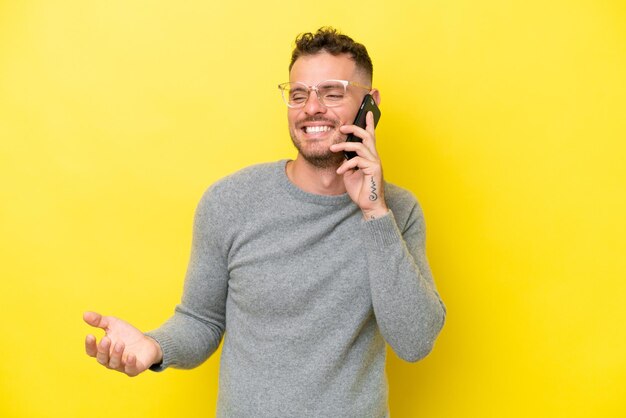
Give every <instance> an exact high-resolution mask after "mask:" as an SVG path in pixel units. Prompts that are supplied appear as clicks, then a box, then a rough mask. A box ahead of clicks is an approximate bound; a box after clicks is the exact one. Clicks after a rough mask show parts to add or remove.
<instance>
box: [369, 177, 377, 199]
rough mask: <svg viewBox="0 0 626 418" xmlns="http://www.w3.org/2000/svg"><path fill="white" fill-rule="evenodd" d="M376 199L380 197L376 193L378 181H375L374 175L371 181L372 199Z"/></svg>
mask: <svg viewBox="0 0 626 418" xmlns="http://www.w3.org/2000/svg"><path fill="white" fill-rule="evenodd" d="M376 199H378V195H377V194H376V182H375V181H374V177H372V181H371V183H370V200H371V201H372V202H373V201H374V200H376Z"/></svg>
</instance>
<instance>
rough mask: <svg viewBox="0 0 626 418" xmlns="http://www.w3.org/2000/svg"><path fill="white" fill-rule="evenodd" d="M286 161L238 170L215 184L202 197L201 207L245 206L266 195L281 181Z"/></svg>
mask: <svg viewBox="0 0 626 418" xmlns="http://www.w3.org/2000/svg"><path fill="white" fill-rule="evenodd" d="M284 167H285V161H282V160H281V161H275V162H269V163H261V164H255V165H251V166H248V167H245V168H243V169H241V170H238V171H236V172H234V173H232V174H229V175H227V176H226V177H223V178H221V179H220V180H218V181H216V182H215V183H213V184H212V185H211V186H210V187H209V188H208V189H207V190H206V191H205V192H204V195H203V196H202V199H201V200H200V206H207V207H210V206H215V205H219V206H220V207H221V209H225V208H227V207H231V208H232V207H238V206H241V205H242V204H243V205H244V206H245V204H246V202H247V201H249V200H250V199H255V198H257V197H258V195H261V194H263V193H266V191H267V190H268V189H269V188H272V186H275V185H276V184H277V182H278V181H279V178H280V175H281V170H283V171H282V172H284Z"/></svg>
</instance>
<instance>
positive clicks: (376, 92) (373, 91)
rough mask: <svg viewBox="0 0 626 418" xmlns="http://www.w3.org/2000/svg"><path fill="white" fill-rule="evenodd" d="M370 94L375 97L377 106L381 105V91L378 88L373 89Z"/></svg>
mask: <svg viewBox="0 0 626 418" xmlns="http://www.w3.org/2000/svg"><path fill="white" fill-rule="evenodd" d="M370 94H371V95H372V97H373V98H374V101H375V102H376V106H380V91H378V89H372V91H370Z"/></svg>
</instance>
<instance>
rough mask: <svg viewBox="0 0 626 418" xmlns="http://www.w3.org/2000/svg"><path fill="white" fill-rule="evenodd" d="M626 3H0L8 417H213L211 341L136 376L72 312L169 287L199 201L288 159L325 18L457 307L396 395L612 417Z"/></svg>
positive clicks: (458, 407)
mask: <svg viewBox="0 0 626 418" xmlns="http://www.w3.org/2000/svg"><path fill="white" fill-rule="evenodd" d="M625 21H626V5H625V3H624V2H623V1H621V0H614V1H593V0H586V1H585V0H553V1H546V0H541V1H538V0H528V1H522V0H518V1H494V0H492V1H489V0H456V1H454V0H449V1H437V2H434V1H432V2H431V1H417V2H413V1H408V0H406V1H382V0H377V1H370V0H361V1H353V0H348V1H344V2H339V1H327V0H321V1H318V2H282V1H276V0H266V1H262V2H252V1H249V2H212V1H194V2H192V1H180V2H173V1H171V2H164V1H158V2H157V1H148V0H144V1H132V0H127V1H118V0H116V1H112V0H108V1H104V0H98V1H95V0H67V1H17V0H16V1H0V178H1V179H2V184H1V187H0V200H1V202H2V203H1V206H0V236H1V244H0V245H1V246H0V254H1V257H2V260H1V263H0V269H1V271H0V274H1V278H2V288H1V295H2V296H1V300H0V303H1V312H2V316H1V319H0V359H1V361H0V416H2V417H11V418H13V417H29V418H30V417H33V418H35V417H37V418H38V417H67V418H70V417H81V418H82V417H111V416H117V417H174V416H190V417H199V416H213V413H214V408H215V400H216V384H217V371H218V356H214V357H212V358H211V359H210V360H208V361H207V362H206V363H205V364H204V365H202V366H201V367H199V368H197V369H195V370H193V371H177V370H169V371H166V372H165V373H162V374H155V373H147V374H145V375H142V376H140V377H138V378H135V379H129V378H127V377H125V376H123V375H119V374H117V373H113V372H110V371H108V370H106V369H104V368H101V367H100V366H98V365H97V364H96V362H95V361H94V360H93V359H90V358H88V357H87V356H86V355H85V354H84V352H83V339H84V336H85V334H86V333H87V332H89V330H88V327H87V326H86V325H85V324H83V322H82V319H81V316H82V312H83V311H84V310H97V311H100V312H103V313H105V314H114V315H117V316H120V317H122V318H125V319H128V320H129V321H131V322H132V323H134V324H135V325H137V326H138V327H140V328H141V329H144V330H148V329H151V328H154V327H156V326H158V325H159V324H160V323H161V322H162V321H163V320H165V319H166V318H167V317H168V316H169V315H170V313H171V312H172V310H173V308H174V306H175V304H176V303H177V302H178V300H179V297H180V293H181V289H182V282H183V276H184V272H185V269H186V263H187V257H188V251H189V245H190V237H191V235H190V234H191V222H192V216H193V211H194V208H195V205H196V203H197V201H198V199H199V198H200V196H201V194H202V192H203V191H204V189H205V188H206V187H207V186H208V185H210V184H211V183H212V182H213V181H215V180H217V179H218V178H221V177H223V176H224V175H226V174H228V173H231V172H233V171H235V170H237V169H239V168H242V167H244V166H246V165H249V164H252V163H256V162H263V161H273V160H277V159H280V158H287V157H291V158H293V156H294V155H295V154H294V151H293V148H292V145H291V143H290V140H289V137H288V132H287V125H286V109H285V107H284V105H283V103H282V101H281V99H280V97H279V93H278V90H277V89H276V84H278V83H280V82H283V81H286V80H287V79H288V72H287V65H288V61H289V54H290V51H291V48H292V46H293V40H294V38H295V36H296V35H297V34H298V33H300V32H303V31H313V30H315V29H317V28H318V27H319V26H322V25H333V26H335V27H337V28H339V29H341V30H343V31H344V32H346V33H347V34H349V35H350V36H352V37H354V38H355V39H356V40H357V41H360V42H362V43H364V44H365V45H366V46H367V47H368V49H369V52H370V54H371V55H372V57H373V60H374V67H375V71H374V81H375V83H374V84H375V85H376V86H377V87H378V88H379V89H380V90H381V93H382V104H381V109H382V113H383V116H382V118H381V123H380V125H379V128H378V130H377V136H378V143H379V149H380V153H381V156H382V159H383V163H384V169H385V175H386V178H387V180H389V181H392V182H394V183H397V184H400V185H403V186H405V187H407V188H409V189H410V190H412V191H413V192H414V193H415V195H416V196H417V197H418V199H419V200H420V202H421V203H422V206H423V208H424V211H425V214H426V221H427V227H428V241H427V242H428V246H427V249H428V255H429V257H430V261H431V264H432V268H433V271H434V274H435V278H436V281H437V284H438V287H439V290H440V292H441V295H442V296H443V298H444V300H445V302H446V304H447V307H448V319H447V323H446V326H445V328H444V330H443V332H442V334H441V337H440V339H439V340H438V342H437V344H436V346H435V350H434V352H433V353H432V354H431V355H430V356H429V357H428V358H426V359H425V360H423V361H421V362H419V363H417V364H409V363H403V362H402V361H401V360H398V359H397V358H396V357H395V356H394V355H393V354H392V353H390V357H389V364H388V374H389V381H390V407H391V412H392V416H393V417H395V418H402V417H623V416H626V400H625V399H626V329H625V328H626V327H625V325H624V322H625V320H626V303H624V301H623V299H624V295H625V294H626V284H625V282H624V278H625V277H624V276H625V273H626V268H625V267H626V261H625V260H626V257H625V254H624V253H625V249H626V245H625V239H624V237H625V236H626V227H625V223H626V222H625V215H624V214H625V213H626V198H625V190H626V187H625V186H626V169H625V168H624V166H625V161H626V158H625V157H626V155H625V154H626V145H625V142H626V122H625V121H626V117H625V115H624V113H626V112H625V110H626V24H625V23H624V22H625Z"/></svg>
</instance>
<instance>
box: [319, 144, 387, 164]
mask: <svg viewBox="0 0 626 418" xmlns="http://www.w3.org/2000/svg"><path fill="white" fill-rule="evenodd" d="M330 150H331V151H332V152H341V151H354V152H356V153H357V155H359V156H361V157H363V158H365V159H368V160H372V161H374V160H376V155H374V154H373V153H372V151H371V150H370V149H369V148H367V147H366V146H365V145H364V144H362V143H361V142H339V143H337V144H332V145H331V146H330Z"/></svg>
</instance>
